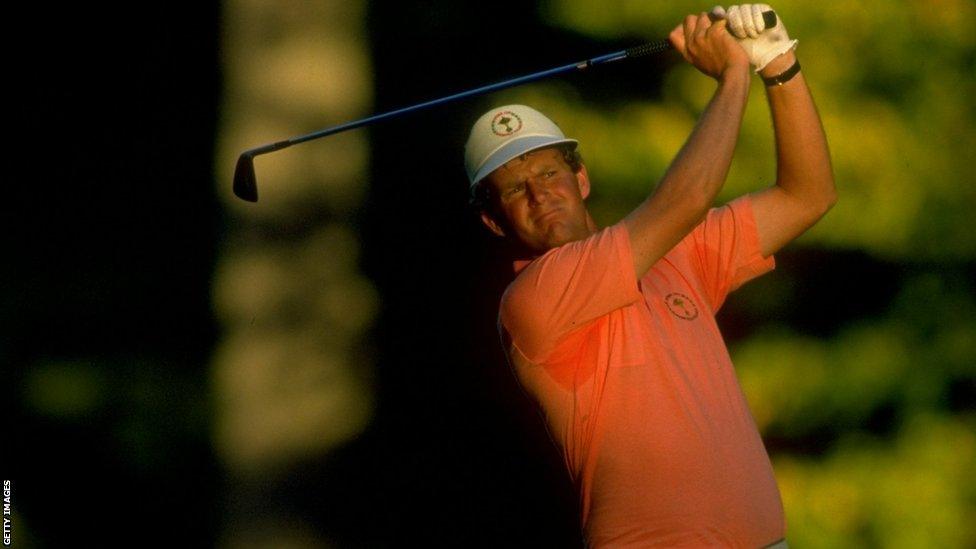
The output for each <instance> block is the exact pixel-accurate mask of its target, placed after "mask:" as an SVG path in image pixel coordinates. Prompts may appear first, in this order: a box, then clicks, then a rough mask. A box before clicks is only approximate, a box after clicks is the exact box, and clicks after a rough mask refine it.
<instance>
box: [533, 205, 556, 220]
mask: <svg viewBox="0 0 976 549" xmlns="http://www.w3.org/2000/svg"><path fill="white" fill-rule="evenodd" d="M559 212H560V209H559V208H553V209H551V210H549V211H547V212H545V213H544V214H542V215H538V216H536V218H535V222H536V223H545V222H547V221H551V220H552V219H553V218H554V217H557V216H558V215H559Z"/></svg>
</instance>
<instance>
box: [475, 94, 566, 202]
mask: <svg viewBox="0 0 976 549" xmlns="http://www.w3.org/2000/svg"><path fill="white" fill-rule="evenodd" d="M563 143H568V144H571V145H572V146H573V147H575V146H576V145H577V143H578V141H576V140H575V139H566V136H565V135H563V132H562V130H560V129H559V126H557V125H556V124H555V123H554V122H553V121H552V120H549V119H548V118H546V116H545V115H544V114H542V113H541V112H539V111H537V110H535V109H533V108H532V107H526V106H525V105H505V106H503V107H496V108H494V109H491V110H490V111H488V112H486V113H485V114H483V115H481V118H479V119H478V121H477V122H475V123H474V126H473V127H472V128H471V135H469V136H468V143H467V145H465V146H464V167H465V169H466V170H467V172H468V181H470V182H471V185H470V187H469V188H474V186H475V185H477V184H478V182H479V181H481V180H482V179H484V178H485V177H487V176H488V174H490V173H491V172H493V171H495V170H496V169H498V168H499V167H500V166H501V165H502V164H504V163H506V162H508V161H509V160H511V159H513V158H515V157H517V156H520V155H523V154H525V153H527V152H529V151H534V150H535V149H541V148H543V147H551V146H553V145H559V144H563Z"/></svg>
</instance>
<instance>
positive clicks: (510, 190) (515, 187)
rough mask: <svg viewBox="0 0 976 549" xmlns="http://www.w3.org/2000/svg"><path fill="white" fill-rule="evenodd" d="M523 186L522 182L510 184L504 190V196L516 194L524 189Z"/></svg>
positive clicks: (509, 196) (508, 196)
mask: <svg viewBox="0 0 976 549" xmlns="http://www.w3.org/2000/svg"><path fill="white" fill-rule="evenodd" d="M524 188H525V184H524V183H516V184H515V185H512V186H511V187H509V188H508V190H506V191H505V195H504V196H505V198H511V197H513V196H515V195H516V194H518V193H519V192H521V191H522V189H524Z"/></svg>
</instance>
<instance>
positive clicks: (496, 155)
mask: <svg viewBox="0 0 976 549" xmlns="http://www.w3.org/2000/svg"><path fill="white" fill-rule="evenodd" d="M567 143H568V144H572V145H573V146H576V145H578V144H579V141H577V140H575V139H565V138H564V139H559V138H556V137H553V136H551V135H527V136H525V137H522V138H519V139H515V140H513V141H509V142H508V143H505V145H504V146H502V147H500V148H499V149H498V150H497V151H495V152H493V153H492V154H491V156H489V157H488V161H487V162H485V164H484V165H483V166H482V167H481V168H480V169H478V172H477V173H476V174H475V176H474V177H473V178H472V179H471V186H472V187H474V186H475V185H477V184H478V183H479V182H480V181H481V180H482V179H484V178H486V177H488V174H490V173H491V172H493V171H495V170H497V169H498V168H500V167H501V166H502V165H504V164H505V163H506V162H508V161H509V160H511V159H513V158H515V157H518V156H521V155H523V154H525V153H528V152H532V151H534V150H537V149H542V148H545V147H552V146H554V145H563V144H567Z"/></svg>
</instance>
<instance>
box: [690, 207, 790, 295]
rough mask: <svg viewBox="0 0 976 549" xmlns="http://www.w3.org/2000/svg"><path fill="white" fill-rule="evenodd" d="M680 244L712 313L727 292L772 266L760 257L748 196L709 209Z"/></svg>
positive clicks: (760, 250)
mask: <svg viewBox="0 0 976 549" xmlns="http://www.w3.org/2000/svg"><path fill="white" fill-rule="evenodd" d="M682 245H683V246H685V247H687V248H688V249H689V253H690V254H691V256H692V262H693V264H694V265H695V266H696V267H697V270H698V274H699V277H700V282H701V283H702V286H703V288H704V290H705V293H706V295H707V296H708V300H709V302H710V304H711V306H712V311H718V309H719V308H720V307H721V306H722V303H724V302H725V298H726V297H727V296H728V294H729V293H730V292H732V291H734V290H735V289H737V288H739V287H740V286H742V285H743V284H745V283H746V282H748V281H750V280H752V279H753V278H756V277H757V276H759V275H762V274H764V273H767V272H769V271H771V270H773V269H774V268H775V266H776V262H775V260H774V259H773V257H772V256H769V257H763V255H762V248H761V246H760V243H759V231H758V229H757V228H756V219H755V217H754V215H753V211H752V202H751V199H750V197H749V196H748V195H746V196H742V197H740V198H737V199H735V200H733V201H732V202H730V203H728V204H726V205H724V206H720V207H717V208H712V209H711V210H709V212H708V214H707V215H706V216H705V220H704V221H703V222H702V223H701V224H699V225H698V227H696V228H695V229H694V230H693V231H692V232H691V233H690V234H689V235H688V236H687V237H686V238H685V239H684V241H683V242H682Z"/></svg>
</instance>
